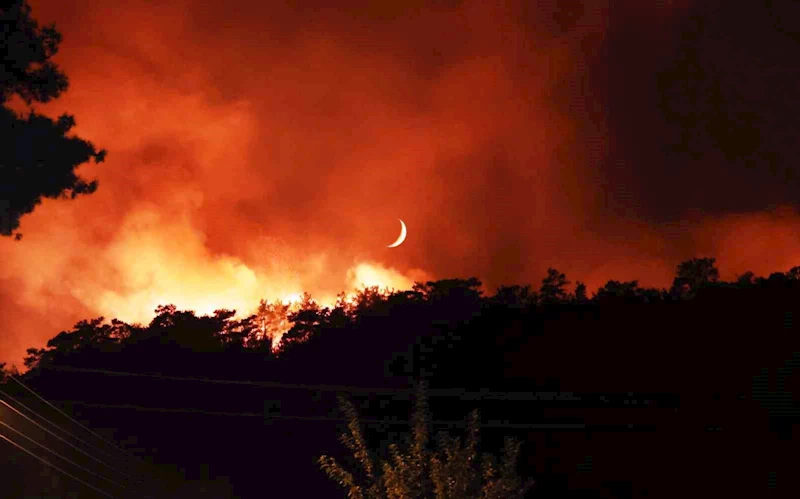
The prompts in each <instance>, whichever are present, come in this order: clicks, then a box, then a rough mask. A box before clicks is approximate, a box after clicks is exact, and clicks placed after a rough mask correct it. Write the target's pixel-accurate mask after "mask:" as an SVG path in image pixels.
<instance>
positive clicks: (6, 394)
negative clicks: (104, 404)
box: [0, 375, 163, 485]
mask: <svg viewBox="0 0 800 499" xmlns="http://www.w3.org/2000/svg"><path fill="white" fill-rule="evenodd" d="M8 377H9V378H11V379H13V380H14V381H16V382H17V383H18V384H19V385H20V386H22V387H23V388H24V389H25V390H27V391H28V392H30V393H31V394H33V395H34V396H35V397H36V398H38V399H39V400H41V401H42V402H44V403H45V404H47V405H48V406H50V407H52V408H53V409H55V410H56V411H57V412H59V413H60V414H62V415H63V416H65V417H66V418H67V419H69V420H71V421H72V422H74V423H75V424H77V425H78V426H80V427H81V428H83V429H84V430H86V431H87V432H89V433H90V434H92V435H94V436H95V437H97V438H98V439H100V440H101V441H103V442H106V443H108V444H110V445H111V446H112V447H114V448H115V449H116V450H118V451H120V452H121V453H122V456H121V457H123V458H126V457H127V458H131V459H134V460H136V461H138V462H139V463H141V464H144V465H145V466H148V467H150V469H152V470H154V471H157V470H155V467H154V466H153V465H152V464H150V463H147V462H145V461H144V460H143V459H141V458H138V457H136V456H134V455H132V454H130V453H128V452H126V451H125V450H124V449H122V448H121V447H119V446H118V445H116V444H115V443H114V442H112V441H110V440H108V439H106V438H104V437H103V436H101V435H99V434H98V433H97V432H95V431H93V430H92V429H90V428H88V427H87V426H85V425H83V424H81V423H80V422H79V421H77V420H76V419H75V418H73V417H71V416H70V415H68V414H66V413H65V412H64V411H62V410H61V409H59V408H58V407H56V406H55V405H53V404H51V403H50V402H48V401H47V400H46V399H45V398H44V397H42V396H41V395H39V394H38V393H36V392H35V391H34V390H33V389H31V388H30V387H28V386H27V385H26V384H24V383H23V382H22V381H20V380H19V379H17V377H16V376H13V375H8ZM0 393H2V394H3V395H5V396H6V397H8V398H10V399H11V400H13V401H14V402H15V403H17V404H19V405H20V406H22V407H23V408H25V409H26V410H28V411H29V412H31V413H33V414H35V415H37V416H38V417H39V418H40V419H42V420H43V421H45V422H47V423H48V424H50V425H51V426H53V427H55V428H58V429H59V430H61V431H63V432H64V433H66V434H67V435H69V436H70V437H72V438H74V439H75V440H77V441H79V442H81V443H83V444H85V445H87V446H89V447H91V448H92V449H94V450H96V451H98V452H100V453H101V454H104V455H106V456H108V457H111V458H112V459H113V458H114V456H112V455H111V454H109V453H108V452H105V451H103V450H102V449H100V448H98V447H97V446H95V445H92V444H91V443H89V442H87V441H86V440H84V439H82V438H80V437H78V436H77V435H74V434H73V433H71V432H69V431H67V430H66V429H64V428H62V427H60V426H58V425H57V424H55V423H53V422H52V421H49V420H48V419H47V418H45V417H43V416H42V415H41V414H39V413H37V412H36V411H34V410H33V409H31V408H29V407H27V406H26V405H25V404H23V403H22V402H20V401H19V400H16V399H15V398H14V397H13V396H11V395H9V394H8V393H3V392H0ZM0 402H1V401H0ZM23 417H24V416H23ZM73 447H74V446H73ZM95 460H97V459H95ZM126 464H128V463H126ZM107 466H108V465H107ZM112 468H113V467H112ZM113 469H114V470H115V471H117V472H118V473H120V474H122V475H123V476H125V477H126V478H129V479H130V477H129V476H128V475H127V474H125V473H123V472H121V471H119V470H116V468H113ZM126 471H128V469H127V467H126ZM137 474H139V475H140V476H141V477H142V478H146V477H147V476H149V478H151V479H153V480H155V481H156V482H162V483H163V480H162V479H161V478H160V477H158V476H155V475H154V474H151V475H147V476H142V475H144V473H141V472H139V473H137ZM132 481H133V482H134V483H136V484H139V485H145V481H144V480H142V479H132Z"/></svg>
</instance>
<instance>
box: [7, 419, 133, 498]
mask: <svg viewBox="0 0 800 499" xmlns="http://www.w3.org/2000/svg"><path fill="white" fill-rule="evenodd" d="M0 426H5V427H6V428H8V429H9V430H11V431H12V432H14V433H16V434H17V435H19V436H21V437H22V438H24V439H26V440H28V441H30V442H33V443H34V444H36V445H38V446H39V447H41V448H43V449H44V450H46V451H47V452H49V453H51V454H53V455H54V456H56V457H58V458H60V459H61V460H63V461H66V462H68V463H69V464H71V465H73V466H75V467H76V468H80V469H81V470H83V471H85V472H86V473H89V474H90V475H93V476H96V477H97V478H99V479H101V480H105V481H106V482H109V483H111V484H113V485H116V486H117V487H121V488H125V486H124V485H122V484H119V483H117V482H115V481H113V480H110V479H108V478H106V477H104V476H102V475H100V474H98V473H95V472H94V471H92V470H90V469H89V468H85V467H83V466H81V465H80V464H78V463H76V462H75V461H73V460H72V459H70V458H68V457H64V456H62V455H61V454H59V453H58V452H56V451H54V450H53V449H51V448H50V447H48V446H46V445H44V444H42V443H39V442H37V441H36V440H34V439H32V438H31V437H29V436H27V435H25V434H24V433H22V432H21V431H19V430H17V429H15V428H13V427H12V426H11V425H8V424H6V423H4V422H2V421H0Z"/></svg>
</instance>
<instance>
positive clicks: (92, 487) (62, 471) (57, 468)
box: [0, 435, 115, 499]
mask: <svg viewBox="0 0 800 499" xmlns="http://www.w3.org/2000/svg"><path fill="white" fill-rule="evenodd" d="M0 438H2V439H3V440H5V441H6V442H8V443H10V444H11V445H13V446H14V447H16V448H17V449H19V450H21V451H23V452H25V453H26V454H29V455H31V456H33V457H34V458H36V459H37V460H38V461H39V462H41V463H43V464H45V465H47V466H50V467H51V468H53V469H54V470H56V471H58V472H60V473H62V474H64V475H66V476H68V477H69V478H72V479H73V480H75V481H77V482H80V483H81V484H83V485H85V486H87V487H89V488H90V489H92V490H94V491H97V492H99V493H101V494H103V495H104V496H106V497H110V498H111V499H115V497H114V496H112V495H111V494H108V493H106V492H103V491H102V490H100V489H98V488H97V487H95V486H94V485H91V484H89V483H86V482H84V481H83V480H81V479H80V478H78V477H76V476H75V475H73V474H71V473H69V472H66V471H64V470H62V469H61V468H59V467H58V466H56V465H54V464H52V463H49V462H47V461H46V460H45V459H42V458H41V457H40V456H37V455H36V454H34V453H33V452H31V451H29V450H28V449H26V448H25V447H22V446H21V445H19V444H18V443H16V442H14V441H13V440H11V439H10V438H8V437H6V436H5V435H0Z"/></svg>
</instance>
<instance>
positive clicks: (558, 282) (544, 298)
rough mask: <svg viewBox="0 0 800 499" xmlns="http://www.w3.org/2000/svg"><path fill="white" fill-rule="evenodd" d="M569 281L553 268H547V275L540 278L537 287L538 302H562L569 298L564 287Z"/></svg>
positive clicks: (546, 303) (545, 303)
mask: <svg viewBox="0 0 800 499" xmlns="http://www.w3.org/2000/svg"><path fill="white" fill-rule="evenodd" d="M569 283H570V281H568V280H567V276H566V275H564V274H563V273H561V272H559V271H558V270H556V269H554V268H548V269H547V277H545V278H544V279H542V285H541V287H540V288H539V302H540V303H541V304H542V305H552V304H556V303H564V302H566V301H567V300H568V299H569V294H568V293H567V290H566V289H564V288H565V287H566V286H567V285H568V284H569Z"/></svg>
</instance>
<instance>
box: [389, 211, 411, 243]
mask: <svg viewBox="0 0 800 499" xmlns="http://www.w3.org/2000/svg"><path fill="white" fill-rule="evenodd" d="M398 220H400V219H399V218H398ZM406 234H408V231H407V230H406V224H405V223H404V222H403V221H402V220H400V237H398V238H397V241H395V242H393V243H392V244H390V245H389V246H387V248H396V247H398V246H400V245H401V244H403V241H405V240H406Z"/></svg>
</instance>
